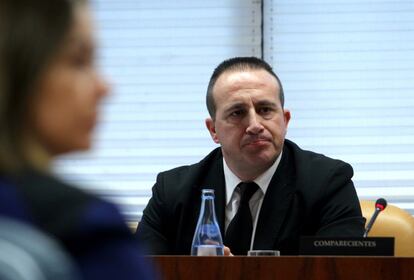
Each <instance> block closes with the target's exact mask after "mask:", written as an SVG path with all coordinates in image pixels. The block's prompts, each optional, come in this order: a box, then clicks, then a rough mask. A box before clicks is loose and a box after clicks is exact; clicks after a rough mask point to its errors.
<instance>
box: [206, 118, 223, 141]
mask: <svg viewBox="0 0 414 280" xmlns="http://www.w3.org/2000/svg"><path fill="white" fill-rule="evenodd" d="M206 127H207V129H208V132H210V135H211V139H213V141H214V143H216V144H220V141H219V139H218V137H217V133H216V126H215V124H214V121H213V119H212V118H207V119H206Z"/></svg>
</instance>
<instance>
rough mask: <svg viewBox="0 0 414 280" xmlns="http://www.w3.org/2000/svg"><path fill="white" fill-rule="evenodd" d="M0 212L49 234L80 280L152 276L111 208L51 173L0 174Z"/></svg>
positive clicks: (118, 216) (144, 277) (135, 243)
mask: <svg viewBox="0 0 414 280" xmlns="http://www.w3.org/2000/svg"><path fill="white" fill-rule="evenodd" d="M0 215H2V216H5V217H8V218H12V219H15V220H17V221H20V222H24V223H28V224H31V225H33V226H34V227H36V228H38V229H40V230H41V231H43V232H45V233H47V234H49V235H51V236H52V237H55V238H56V240H57V241H58V242H59V243H60V244H61V245H62V246H63V247H64V248H65V249H66V250H67V252H68V253H69V254H70V255H71V256H72V257H73V259H74V261H75V263H77V264H78V267H79V269H80V272H81V274H82V276H83V278H84V279H100V280H103V279H153V278H154V274H153V271H152V269H151V267H152V266H151V265H148V264H147V260H144V259H143V258H142V255H141V252H140V249H139V248H140V246H139V244H137V240H136V239H135V238H134V237H133V235H132V234H131V232H130V230H129V229H128V227H127V226H126V225H125V223H124V221H123V218H122V216H121V214H120V213H119V212H118V210H117V208H116V207H115V206H114V205H113V204H110V203H108V202H105V201H103V200H101V199H99V198H98V197H95V196H93V195H90V194H87V193H85V192H83V191H81V190H79V189H77V188H75V187H72V186H69V185H67V184H65V183H63V182H61V181H60V180H58V179H56V178H53V177H52V176H49V175H45V174H41V173H39V172H35V171H25V172H22V173H21V174H18V175H15V176H12V177H11V176H0Z"/></svg>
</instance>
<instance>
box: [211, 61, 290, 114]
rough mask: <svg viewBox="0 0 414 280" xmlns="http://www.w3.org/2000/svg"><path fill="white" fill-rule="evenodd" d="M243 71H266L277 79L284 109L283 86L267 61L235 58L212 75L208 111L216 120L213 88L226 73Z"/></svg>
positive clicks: (218, 67) (219, 66) (225, 62)
mask: <svg viewBox="0 0 414 280" xmlns="http://www.w3.org/2000/svg"><path fill="white" fill-rule="evenodd" d="M243 70H265V71H267V72H268V73H269V74H270V75H272V76H273V77H275V78H276V80H277V82H278V83H279V88H280V91H279V99H280V103H281V104H282V108H283V106H284V103H285V95H284V92H283V86H282V83H281V81H280V79H279V77H278V76H277V75H276V74H275V72H273V69H272V67H271V66H270V65H269V64H268V63H267V62H266V61H264V60H263V59H260V58H257V57H234V58H230V59H227V60H225V61H223V62H222V63H220V64H219V65H218V66H217V67H216V69H214V72H213V74H212V75H211V78H210V82H209V84H208V88H207V95H206V103H207V110H208V113H209V114H210V117H211V118H213V119H214V118H215V115H216V104H215V102H214V96H213V88H214V85H215V84H216V82H217V79H218V78H219V77H220V76H221V75H222V74H223V73H225V72H229V71H243Z"/></svg>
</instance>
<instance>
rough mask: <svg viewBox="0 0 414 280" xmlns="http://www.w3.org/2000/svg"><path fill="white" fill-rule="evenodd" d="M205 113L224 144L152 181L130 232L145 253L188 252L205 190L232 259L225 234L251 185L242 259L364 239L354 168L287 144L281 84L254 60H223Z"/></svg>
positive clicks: (215, 138) (216, 138) (286, 112)
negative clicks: (308, 241)
mask: <svg viewBox="0 0 414 280" xmlns="http://www.w3.org/2000/svg"><path fill="white" fill-rule="evenodd" d="M207 108H208V110H209V114H210V118H208V119H206V126H207V128H208V130H209V132H210V135H211V137H212V139H213V141H214V142H215V143H217V144H220V146H221V147H220V148H217V149H215V150H214V151H212V152H211V153H210V154H209V155H208V156H207V157H206V158H204V159H203V160H202V161H200V162H199V163H197V164H194V165H190V166H182V167H178V168H175V169H172V170H169V171H166V172H162V173H160V174H159V175H158V177H157V181H156V183H155V185H154V187H153V196H152V198H151V200H150V201H149V203H148V205H147V207H146V209H145V210H144V215H143V217H142V220H141V222H140V224H139V226H138V229H137V236H138V238H139V239H141V240H142V241H143V242H146V243H147V244H148V248H149V252H148V253H150V254H190V249H191V242H192V238H193V234H194V231H195V227H196V223H197V218H198V215H199V211H200V193H201V189H203V188H211V189H214V190H215V194H216V199H215V207H216V213H217V218H218V223H219V225H220V229H221V233H222V236H224V237H225V238H224V244H225V245H226V246H228V247H230V248H229V249H228V248H226V250H225V252H226V253H227V254H229V253H230V252H229V251H230V250H231V251H233V249H234V248H232V245H229V244H232V243H231V241H228V242H227V241H226V240H230V239H231V238H229V239H228V238H227V236H226V235H228V234H229V233H228V232H227V230H228V229H229V228H230V227H231V226H232V225H231V223H232V220H233V218H234V217H235V216H236V215H237V210H238V208H239V205H241V203H240V201H243V199H242V197H243V192H244V190H242V187H241V185H243V183H247V182H254V183H255V184H253V186H254V188H255V190H254V191H253V195H252V196H251V198H249V201H248V208H249V210H250V212H249V216H251V217H249V218H251V222H250V224H252V230H251V232H249V233H248V234H249V235H251V237H250V236H249V241H248V242H249V243H248V247H247V248H244V249H243V250H242V252H243V254H244V253H245V252H246V250H248V249H273V250H279V251H280V252H281V254H285V255H286V254H297V253H298V248H299V239H300V236H311V235H317V236H341V237H345V236H362V234H363V231H364V222H365V220H364V218H363V217H362V214H361V209H360V206H359V202H358V198H357V195H356V192H355V188H354V185H353V183H352V180H351V178H352V176H353V170H352V167H351V166H350V165H349V164H347V163H345V162H342V161H340V160H334V159H330V158H328V157H325V156H323V155H321V154H316V153H313V152H310V151H304V150H302V149H300V148H299V147H298V146H297V145H296V144H294V143H293V142H291V141H289V140H286V139H285V135H286V131H287V127H288V123H289V120H290V112H289V110H287V109H285V108H284V93H283V88H282V84H281V82H280V80H279V78H278V77H277V76H276V74H275V73H274V72H273V70H272V68H271V67H270V66H269V65H268V64H267V63H266V62H264V61H263V60H260V59H258V58H253V57H238V58H233V59H229V60H226V61H224V62H222V63H221V64H220V65H219V66H218V67H217V68H216V69H215V71H214V73H213V75H212V77H211V79H210V83H209V86H208V90H207ZM249 186H251V184H249ZM256 188H257V190H256ZM247 219H248V218H246V220H247ZM239 234H240V236H241V235H242V234H244V232H239ZM236 239H237V238H236ZM238 254H239V253H238Z"/></svg>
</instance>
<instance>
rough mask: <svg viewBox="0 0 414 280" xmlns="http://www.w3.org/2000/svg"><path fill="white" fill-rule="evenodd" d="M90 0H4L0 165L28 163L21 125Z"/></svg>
mask: <svg viewBox="0 0 414 280" xmlns="http://www.w3.org/2000/svg"><path fill="white" fill-rule="evenodd" d="M86 2H87V1H86V0H42V1H33V0H2V6H1V11H0V18H1V27H0V42H1V43H0V74H1V75H2V77H1V85H0V87H1V88H0V101H1V102H0V131H1V135H0V171H1V170H4V169H13V168H17V166H22V165H26V164H27V162H25V161H26V160H27V159H26V155H25V148H24V147H23V146H24V143H23V142H24V141H25V139H24V137H23V135H22V134H23V131H24V130H25V129H27V128H26V127H25V126H26V125H27V124H26V123H25V121H26V118H27V117H28V116H27V112H28V111H29V109H30V102H31V101H32V100H33V99H36V96H33V95H34V89H35V88H36V85H37V83H38V80H39V79H40V76H41V75H42V73H43V71H44V70H45V68H46V67H47V65H48V63H50V60H51V59H52V57H53V55H55V54H56V53H57V52H58V50H59V49H60V48H61V47H62V45H63V41H64V38H65V36H67V34H68V32H69V30H70V28H71V25H72V23H73V22H74V9H75V7H76V6H78V5H79V4H85V3H86Z"/></svg>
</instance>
